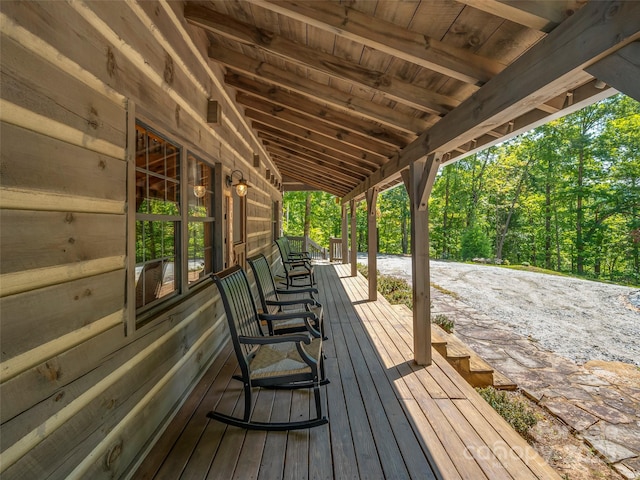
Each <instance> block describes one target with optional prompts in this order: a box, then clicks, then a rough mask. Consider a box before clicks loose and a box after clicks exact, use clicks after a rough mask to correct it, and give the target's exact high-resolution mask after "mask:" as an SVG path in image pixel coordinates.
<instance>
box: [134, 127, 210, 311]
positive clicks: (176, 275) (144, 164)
mask: <svg viewBox="0 0 640 480" xmlns="http://www.w3.org/2000/svg"><path fill="white" fill-rule="evenodd" d="M212 174H213V170H212V169H211V167H209V165H208V164H207V163H205V162H204V161H202V160H200V159H199V158H197V157H196V156H195V155H193V154H192V153H190V152H188V151H185V150H184V149H183V148H182V147H180V146H178V145H177V144H175V143H173V142H171V141H170V140H167V139H166V138H163V137H161V136H160V135H158V134H157V133H155V132H153V131H151V130H150V129H148V128H147V127H145V126H143V125H141V124H139V123H137V124H136V158H135V190H136V194H135V201H136V212H135V215H136V219H135V225H136V228H135V258H136V266H135V298H136V302H135V305H136V313H137V314H141V313H144V312H147V311H149V310H152V309H153V307H154V306H156V305H158V304H160V303H163V302H164V301H166V300H168V299H170V298H174V297H177V296H179V295H181V294H183V293H186V292H187V291H188V289H189V287H190V286H191V285H193V284H195V283H197V282H198V281H199V280H200V279H202V278H205V277H206V276H207V275H208V274H210V273H211V272H212V271H213V223H214V218H213V214H212V211H213V209H212V202H213V191H212V185H213V181H212V180H213V179H212Z"/></svg>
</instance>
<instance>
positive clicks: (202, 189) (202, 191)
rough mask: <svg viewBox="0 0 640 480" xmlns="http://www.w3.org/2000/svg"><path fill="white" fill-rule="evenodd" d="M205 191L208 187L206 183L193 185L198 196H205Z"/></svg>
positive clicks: (194, 192)
mask: <svg viewBox="0 0 640 480" xmlns="http://www.w3.org/2000/svg"><path fill="white" fill-rule="evenodd" d="M205 193H207V187H205V186H204V185H194V186H193V194H194V195H195V196H196V197H198V198H202V197H204V195H205Z"/></svg>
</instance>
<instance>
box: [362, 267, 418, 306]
mask: <svg viewBox="0 0 640 480" xmlns="http://www.w3.org/2000/svg"><path fill="white" fill-rule="evenodd" d="M357 267H358V272H360V274H361V275H362V276H363V277H365V278H368V277H369V268H368V266H367V265H365V264H363V263H358V265H357ZM377 274H378V291H379V292H380V294H381V295H382V296H383V297H384V298H386V299H387V301H388V302H389V303H390V304H392V305H400V304H403V303H404V304H405V305H406V306H407V307H409V308H413V292H412V290H411V286H409V284H408V283H407V281H406V280H404V279H402V278H399V277H394V276H392V275H381V274H380V272H377Z"/></svg>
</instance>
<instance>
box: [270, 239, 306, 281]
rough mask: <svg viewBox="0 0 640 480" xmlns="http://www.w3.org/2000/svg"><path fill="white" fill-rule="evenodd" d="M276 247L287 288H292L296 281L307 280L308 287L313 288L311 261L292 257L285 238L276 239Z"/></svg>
mask: <svg viewBox="0 0 640 480" xmlns="http://www.w3.org/2000/svg"><path fill="white" fill-rule="evenodd" d="M276 245H278V251H279V252H280V257H281V258H282V266H283V267H284V273H285V279H286V284H287V288H290V287H293V286H294V283H293V282H294V281H295V280H298V279H308V280H309V286H310V287H313V284H314V283H316V282H315V276H314V271H313V265H311V261H310V260H309V259H307V258H304V257H297V256H295V255H292V253H291V248H290V247H289V241H288V239H287V238H286V237H280V238H279V239H277V240H276Z"/></svg>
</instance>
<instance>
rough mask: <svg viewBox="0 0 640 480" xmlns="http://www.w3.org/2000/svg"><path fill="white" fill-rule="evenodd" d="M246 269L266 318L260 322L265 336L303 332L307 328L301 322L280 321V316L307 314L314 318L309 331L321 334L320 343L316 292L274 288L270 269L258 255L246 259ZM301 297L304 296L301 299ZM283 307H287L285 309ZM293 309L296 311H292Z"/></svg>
mask: <svg viewBox="0 0 640 480" xmlns="http://www.w3.org/2000/svg"><path fill="white" fill-rule="evenodd" d="M248 262H249V265H251V269H252V270H253V277H254V278H255V280H256V285H257V286H258V294H259V296H260V303H261V305H262V312H263V313H266V314H268V316H267V315H263V316H262V317H261V318H263V319H265V320H266V321H267V327H268V329H269V335H278V334H281V333H292V332H300V331H306V330H307V326H306V324H305V322H304V321H303V319H300V318H293V319H287V320H281V317H280V315H281V314H283V313H292V312H294V311H300V309H301V308H302V311H306V312H311V313H313V314H314V318H313V327H314V328H315V329H316V330H317V331H318V332H319V334H320V333H321V334H322V337H323V339H324V340H326V339H327V338H326V337H325V335H324V324H323V318H322V317H323V309H322V305H321V304H320V303H318V301H317V300H316V298H315V297H314V295H317V294H318V289H317V288H313V287H307V288H295V289H289V290H281V289H278V288H276V283H275V281H274V279H273V274H272V273H271V267H270V266H269V262H268V261H267V259H266V257H265V256H264V255H262V254H260V255H256V256H255V257H251V258H249V259H248ZM280 295H283V296H289V297H291V295H297V298H294V299H290V300H282V299H281V297H280ZM303 296H306V298H305V297H303ZM285 307H290V308H289V309H285ZM295 307H297V308H295Z"/></svg>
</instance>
